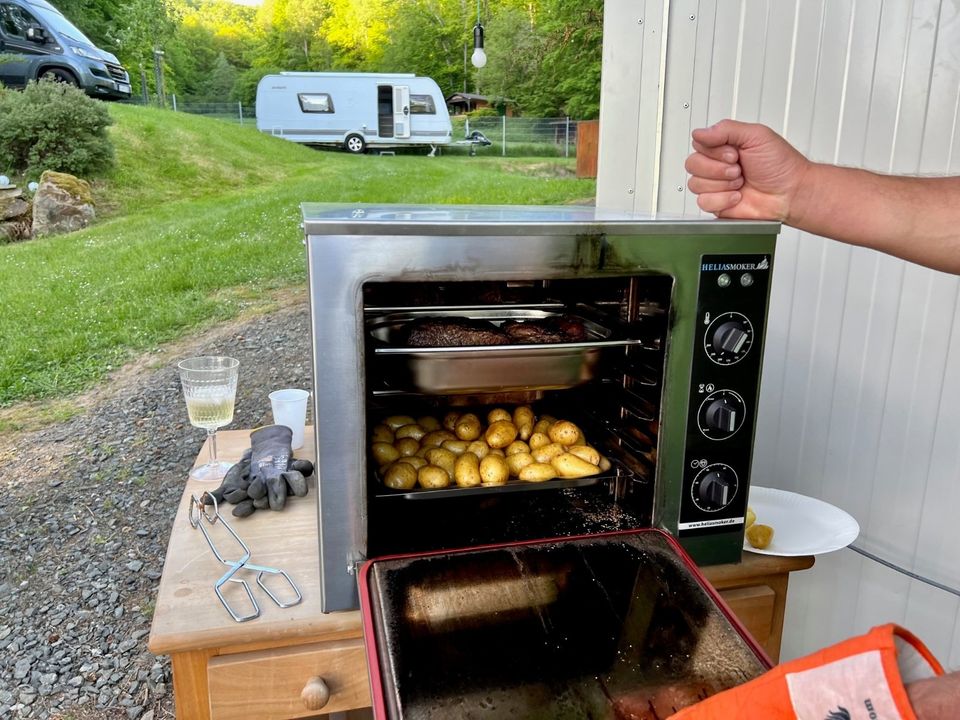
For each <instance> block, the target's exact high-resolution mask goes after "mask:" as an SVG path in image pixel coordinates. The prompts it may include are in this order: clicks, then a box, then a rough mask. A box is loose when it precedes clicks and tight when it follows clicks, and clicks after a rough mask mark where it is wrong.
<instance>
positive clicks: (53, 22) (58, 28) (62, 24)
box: [30, 5, 96, 47]
mask: <svg viewBox="0 0 960 720" xmlns="http://www.w3.org/2000/svg"><path fill="white" fill-rule="evenodd" d="M30 9H31V10H33V11H34V12H35V13H36V14H37V15H39V16H40V19H41V20H43V22H44V23H45V24H46V25H47V26H48V27H49V28H50V29H51V30H53V31H54V32H56V33H57V34H58V35H63V36H64V37H65V38H67V40H73V41H74V42H79V43H85V44H87V45H91V46H93V47H96V45H94V44H93V43H92V42H91V41H90V38H88V37H87V36H86V35H84V34H83V33H82V32H81V31H80V30H79V28H77V26H76V25H74V24H73V23H72V22H70V21H69V20H67V19H66V18H65V17H64V16H63V15H61V14H60V13H58V12H57V11H56V10H48V9H47V8H44V7H40V6H39V5H31V6H30Z"/></svg>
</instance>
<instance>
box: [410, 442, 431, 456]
mask: <svg viewBox="0 0 960 720" xmlns="http://www.w3.org/2000/svg"><path fill="white" fill-rule="evenodd" d="M431 450H433V448H432V447H431V446H429V445H424V444H422V443H421V444H420V449H419V450H417V451H416V452H415V453H414V454H413V455H414V457H418V458H425V457H426V456H427V453H428V452H430V451H431Z"/></svg>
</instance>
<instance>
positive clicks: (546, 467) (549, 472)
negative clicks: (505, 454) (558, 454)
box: [520, 462, 557, 482]
mask: <svg viewBox="0 0 960 720" xmlns="http://www.w3.org/2000/svg"><path fill="white" fill-rule="evenodd" d="M556 476H557V471H556V469H555V468H554V467H553V465H550V464H548V463H538V462H535V463H530V464H529V465H527V466H526V467H525V468H523V469H521V470H520V479H521V480H523V481H524V482H544V481H546V480H553V479H554V478H555V477H556Z"/></svg>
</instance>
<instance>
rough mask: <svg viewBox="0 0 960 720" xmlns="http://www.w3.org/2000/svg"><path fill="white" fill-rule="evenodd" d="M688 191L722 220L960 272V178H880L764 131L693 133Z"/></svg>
mask: <svg viewBox="0 0 960 720" xmlns="http://www.w3.org/2000/svg"><path fill="white" fill-rule="evenodd" d="M693 147H694V150H695V152H694V153H693V154H692V155H690V157H689V158H687V163H686V167H687V171H688V172H689V173H690V174H691V177H690V180H689V182H688V186H689V188H690V190H691V191H693V192H694V193H697V195H698V196H699V197H698V198H697V203H698V204H699V205H700V207H701V208H702V209H704V210H706V211H707V212H712V213H714V214H716V215H717V216H718V217H723V218H753V219H769V220H781V221H782V222H784V223H786V224H787V225H791V226H793V227H796V228H799V229H801V230H806V231H808V232H811V233H815V234H817V235H822V236H824V237H829V238H833V239H835V240H840V241H842V242H846V243H851V244H853V245H862V246H865V247H870V248H873V249H875V250H880V251H882V252H886V253H889V254H891V255H896V256H898V257H901V258H904V259H905V260H910V261H912V262H916V263H920V264H922V265H927V266H928V267H932V268H935V269H937V270H944V271H946V272H952V273H957V274H960V178H957V177H950V178H917V177H902V176H891V175H878V174H876V173H872V172H867V171H865V170H855V169H852V168H842V167H838V166H835V165H825V164H818V163H812V162H810V161H809V160H807V159H806V158H805V157H803V155H801V154H800V153H799V152H797V150H795V149H794V148H793V147H792V146H791V145H790V144H789V143H787V141H786V140H784V139H783V138H782V137H780V136H779V135H777V134H776V133H775V132H774V131H773V130H771V129H770V128H767V127H765V126H763V125H754V124H748V123H740V122H736V121H733V120H723V121H721V122H719V123H717V124H716V125H713V126H712V127H709V128H704V129H701V130H694V132H693Z"/></svg>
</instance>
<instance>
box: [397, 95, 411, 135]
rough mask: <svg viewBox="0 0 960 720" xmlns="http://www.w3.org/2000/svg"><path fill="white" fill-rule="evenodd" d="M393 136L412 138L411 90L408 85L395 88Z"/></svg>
mask: <svg viewBox="0 0 960 720" xmlns="http://www.w3.org/2000/svg"><path fill="white" fill-rule="evenodd" d="M393 135H394V137H398V138H408V137H410V88H409V87H407V86H406V85H394V87H393Z"/></svg>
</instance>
